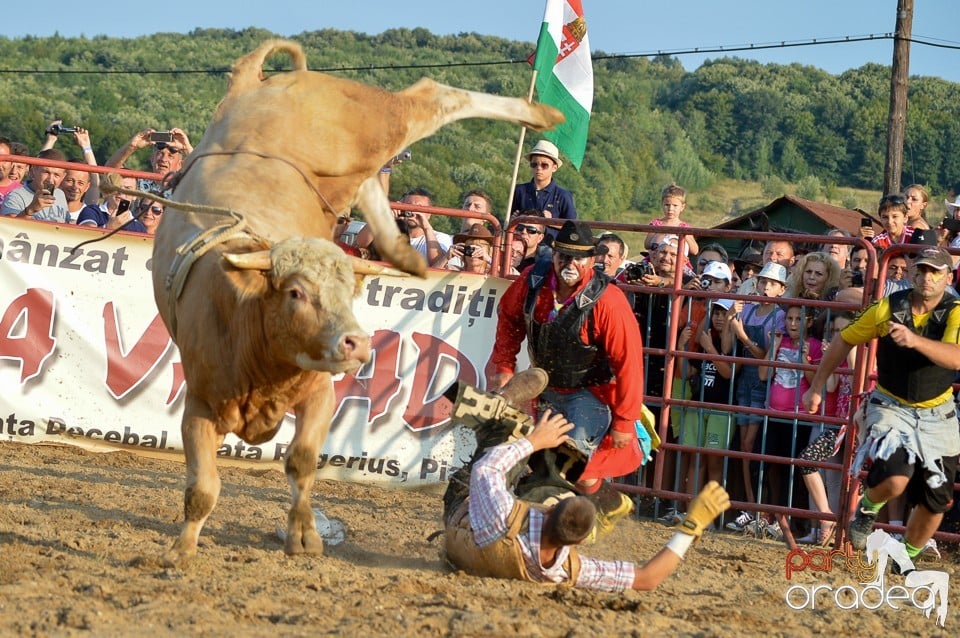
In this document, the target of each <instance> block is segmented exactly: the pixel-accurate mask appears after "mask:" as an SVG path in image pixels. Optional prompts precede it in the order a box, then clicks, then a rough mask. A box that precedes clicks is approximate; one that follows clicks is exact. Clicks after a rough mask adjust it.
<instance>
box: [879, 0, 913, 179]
mask: <svg viewBox="0 0 960 638" xmlns="http://www.w3.org/2000/svg"><path fill="white" fill-rule="evenodd" d="M912 34H913V0H897V26H896V31H895V33H894V35H893V68H892V69H891V73H890V116H889V118H888V119H887V161H886V164H885V165H884V167H883V192H884V194H889V193H899V192H900V175H901V174H902V173H903V131H904V128H905V127H906V123H907V84H908V82H909V78H910V37H911V35H912Z"/></svg>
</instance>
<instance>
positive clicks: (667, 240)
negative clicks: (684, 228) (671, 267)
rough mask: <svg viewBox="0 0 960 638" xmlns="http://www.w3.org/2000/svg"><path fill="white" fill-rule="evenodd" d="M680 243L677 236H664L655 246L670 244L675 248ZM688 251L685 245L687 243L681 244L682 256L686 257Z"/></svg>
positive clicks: (688, 248)
mask: <svg viewBox="0 0 960 638" xmlns="http://www.w3.org/2000/svg"><path fill="white" fill-rule="evenodd" d="M679 243H680V237H679V236H677V235H664V236H663V237H661V238H660V241H658V242H657V246H662V245H663V244H670V245H671V246H673V247H676V246H677V245H678V244H679ZM689 250H690V247H689V246H688V245H687V242H683V254H684V255H686V254H687V252H688V251H689Z"/></svg>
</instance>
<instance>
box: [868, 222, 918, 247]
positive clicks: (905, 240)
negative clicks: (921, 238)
mask: <svg viewBox="0 0 960 638" xmlns="http://www.w3.org/2000/svg"><path fill="white" fill-rule="evenodd" d="M913 231H914V228H913V226H904V227H903V237H901V238H900V241H898V242H896V243H898V244H909V243H910V237H911V236H913ZM870 243H871V244H873V245H874V247H876V248H877V249H879V250H884V249H887V248H890V246H893V244H894V242H893V240H892V239H891V238H890V233H888V232H887V231H883V232H882V233H880V234H879V235H877V236H876V237H874V238H873V239H871V240H870Z"/></svg>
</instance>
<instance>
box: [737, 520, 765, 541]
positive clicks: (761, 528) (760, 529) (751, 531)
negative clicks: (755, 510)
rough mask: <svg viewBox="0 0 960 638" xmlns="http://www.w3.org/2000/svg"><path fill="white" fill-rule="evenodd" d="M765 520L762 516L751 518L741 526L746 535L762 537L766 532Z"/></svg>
mask: <svg viewBox="0 0 960 638" xmlns="http://www.w3.org/2000/svg"><path fill="white" fill-rule="evenodd" d="M766 529H767V521H765V520H763V519H762V518H752V519H750V522H749V523H747V524H746V525H744V526H743V533H744V534H745V535H747V536H755V537H756V538H763V535H764V534H765V533H766Z"/></svg>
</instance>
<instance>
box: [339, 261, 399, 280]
mask: <svg viewBox="0 0 960 638" xmlns="http://www.w3.org/2000/svg"><path fill="white" fill-rule="evenodd" d="M350 261H352V262H353V272H354V273H356V274H358V275H390V276H392V277H406V276H407V273H405V272H403V271H402V270H397V269H396V268H390V267H389V266H381V265H380V264H375V263H373V262H372V261H368V260H366V259H361V258H360V257H351V258H350Z"/></svg>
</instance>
